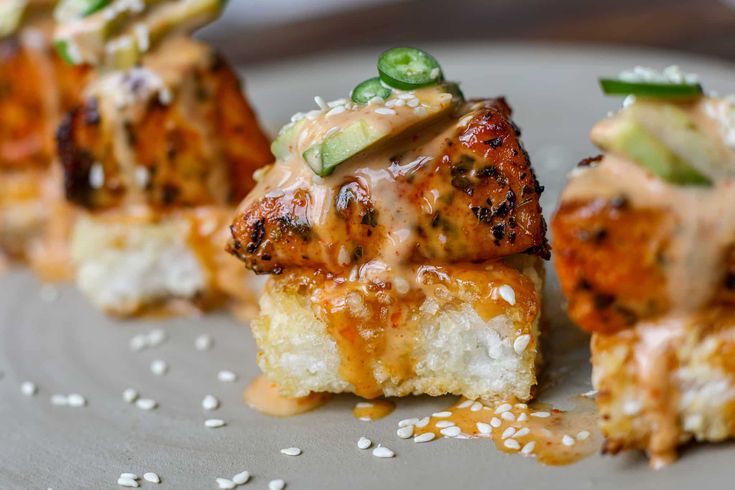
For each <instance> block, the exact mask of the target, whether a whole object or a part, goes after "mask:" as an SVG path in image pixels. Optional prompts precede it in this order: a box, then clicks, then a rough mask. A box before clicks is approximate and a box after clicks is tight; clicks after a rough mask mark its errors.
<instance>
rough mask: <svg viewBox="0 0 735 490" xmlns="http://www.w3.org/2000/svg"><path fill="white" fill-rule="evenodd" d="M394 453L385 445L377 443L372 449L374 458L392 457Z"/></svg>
mask: <svg viewBox="0 0 735 490" xmlns="http://www.w3.org/2000/svg"><path fill="white" fill-rule="evenodd" d="M395 455H396V453H394V452H393V451H392V450H390V449H389V448H387V447H385V446H381V445H378V447H376V448H375V449H373V456H375V457H376V458H392V457H393V456H395Z"/></svg>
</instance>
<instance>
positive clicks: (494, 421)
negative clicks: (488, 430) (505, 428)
mask: <svg viewBox="0 0 735 490" xmlns="http://www.w3.org/2000/svg"><path fill="white" fill-rule="evenodd" d="M490 425H491V426H493V427H495V428H496V429H497V428H498V427H500V426H501V425H503V422H501V421H500V419H499V418H497V417H493V419H492V420H491V421H490Z"/></svg>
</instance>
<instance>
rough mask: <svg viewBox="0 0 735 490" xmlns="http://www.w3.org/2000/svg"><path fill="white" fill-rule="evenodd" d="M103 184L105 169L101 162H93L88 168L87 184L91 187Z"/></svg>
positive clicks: (96, 187)
mask: <svg viewBox="0 0 735 490" xmlns="http://www.w3.org/2000/svg"><path fill="white" fill-rule="evenodd" d="M103 185H105V169H104V167H102V165H101V164H99V163H95V164H93V165H92V166H91V167H90V169H89V186H90V187H91V188H92V189H100V188H102V186H103Z"/></svg>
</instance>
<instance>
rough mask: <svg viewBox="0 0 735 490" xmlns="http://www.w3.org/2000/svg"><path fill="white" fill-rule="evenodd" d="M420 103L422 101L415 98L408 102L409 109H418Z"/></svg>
mask: <svg viewBox="0 0 735 490" xmlns="http://www.w3.org/2000/svg"><path fill="white" fill-rule="evenodd" d="M420 103H421V101H420V100H419V99H416V98H414V99H410V100H409V101H408V102H406V105H408V107H412V108H415V107H418V106H419V104H420Z"/></svg>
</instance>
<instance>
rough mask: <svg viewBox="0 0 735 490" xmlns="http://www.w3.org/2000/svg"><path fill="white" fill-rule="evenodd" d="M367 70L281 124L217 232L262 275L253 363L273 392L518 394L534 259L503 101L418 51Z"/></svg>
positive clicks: (528, 183)
mask: <svg viewBox="0 0 735 490" xmlns="http://www.w3.org/2000/svg"><path fill="white" fill-rule="evenodd" d="M378 69H379V73H380V76H379V77H376V78H372V79H369V80H367V81H365V82H363V83H361V84H359V85H358V86H357V87H355V89H354V90H353V91H352V94H351V97H350V98H349V99H346V98H345V99H339V100H335V101H332V102H324V101H323V100H322V99H321V98H320V97H316V99H315V100H316V102H317V104H318V106H319V107H318V108H317V109H315V110H312V111H310V112H307V113H305V114H304V113H299V114H296V115H295V116H294V117H293V118H292V121H291V122H290V123H289V124H287V125H286V126H284V127H283V129H282V130H281V131H280V133H279V135H278V137H277V139H276V140H275V141H274V143H273V146H272V149H273V153H274V154H275V155H276V158H277V161H276V162H275V163H273V164H272V165H270V166H268V167H267V168H265V169H263V170H260V171H258V173H257V174H256V177H257V180H258V183H257V185H256V187H255V189H254V190H253V191H252V192H251V193H250V194H249V195H248V197H247V198H246V199H245V200H244V201H243V202H242V204H241V205H240V208H239V211H238V214H237V217H236V219H235V220H234V223H233V225H232V239H231V241H230V245H229V250H230V252H231V253H232V254H234V255H235V256H237V257H238V258H239V259H240V260H242V261H243V262H244V263H245V264H246V266H247V267H248V268H250V269H251V270H253V271H254V272H256V273H259V274H270V278H269V280H268V282H267V283H266V286H265V293H264V295H263V296H262V299H261V301H260V307H261V310H260V314H259V316H258V317H257V318H256V319H255V320H254V321H253V322H252V325H251V326H252V330H253V333H254V335H255V338H256V340H257V343H258V346H259V348H260V353H259V354H258V363H259V365H260V368H261V369H262V371H263V372H264V374H265V376H266V377H267V378H268V380H269V381H270V382H273V383H275V384H277V386H278V389H279V390H280V394H281V395H283V396H286V397H300V396H304V395H307V394H308V393H310V392H334V393H339V392H353V393H356V394H358V395H360V396H362V397H365V398H374V397H377V396H381V395H385V396H403V395H409V394H422V393H428V394H430V395H441V394H445V393H453V394H457V395H464V396H467V397H468V398H486V399H494V398H504V399H507V398H513V397H515V398H517V399H520V400H527V399H528V398H529V397H531V396H532V393H533V390H534V386H535V384H536V368H537V365H538V362H539V358H540V352H539V343H538V339H539V316H540V311H541V287H542V283H543V267H542V264H543V262H542V260H541V259H543V258H547V257H548V255H549V250H548V247H547V243H546V238H545V229H546V227H545V223H544V219H543V217H542V215H541V207H540V205H539V195H540V193H541V191H542V187H541V186H540V185H539V183H538V182H537V180H536V178H535V176H534V173H533V169H532V167H531V163H530V161H529V157H528V154H527V153H526V151H525V150H524V148H523V146H522V144H521V141H520V130H519V128H518V127H517V126H516V125H515V124H514V123H513V121H512V120H511V109H510V107H509V106H508V104H507V103H506V102H505V100H504V99H503V98H493V99H478V100H471V101H467V100H465V99H464V97H463V95H462V93H461V92H460V91H459V89H458V86H457V84H455V83H451V82H447V81H445V80H444V78H443V74H442V70H441V68H440V66H439V64H438V63H437V61H436V60H435V59H434V58H433V57H432V56H431V55H429V54H427V53H425V52H423V51H421V50H418V49H414V48H395V49H391V50H389V51H387V52H385V53H383V54H382V55H381V56H380V59H379V62H378Z"/></svg>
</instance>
